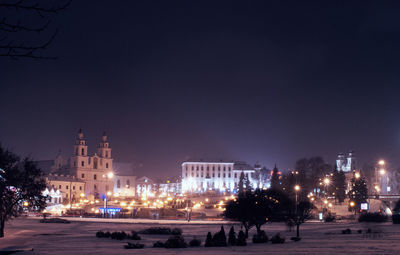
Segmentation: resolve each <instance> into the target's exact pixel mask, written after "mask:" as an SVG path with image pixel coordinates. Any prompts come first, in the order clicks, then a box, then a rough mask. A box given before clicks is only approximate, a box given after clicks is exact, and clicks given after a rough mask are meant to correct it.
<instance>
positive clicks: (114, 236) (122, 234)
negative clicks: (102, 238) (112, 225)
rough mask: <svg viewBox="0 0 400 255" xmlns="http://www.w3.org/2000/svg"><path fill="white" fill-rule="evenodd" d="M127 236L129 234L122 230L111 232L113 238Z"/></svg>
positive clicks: (122, 238) (119, 238)
mask: <svg viewBox="0 0 400 255" xmlns="http://www.w3.org/2000/svg"><path fill="white" fill-rule="evenodd" d="M126 238H127V234H126V233H125V232H124V231H122V232H112V233H111V239H115V240H124V239H126Z"/></svg>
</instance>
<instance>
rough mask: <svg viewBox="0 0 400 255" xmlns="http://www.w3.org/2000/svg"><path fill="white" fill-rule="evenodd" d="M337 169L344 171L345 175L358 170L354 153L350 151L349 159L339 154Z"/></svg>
mask: <svg viewBox="0 0 400 255" xmlns="http://www.w3.org/2000/svg"><path fill="white" fill-rule="evenodd" d="M336 167H337V170H338V171H343V172H345V173H348V172H351V171H353V170H356V158H355V157H354V152H352V151H350V152H349V153H348V154H347V157H345V155H344V154H343V153H339V154H338V157H337V159H336Z"/></svg>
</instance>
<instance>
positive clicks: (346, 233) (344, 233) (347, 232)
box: [342, 228, 351, 235]
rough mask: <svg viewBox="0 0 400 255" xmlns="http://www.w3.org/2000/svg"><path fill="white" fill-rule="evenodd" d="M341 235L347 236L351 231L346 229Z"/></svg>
mask: <svg viewBox="0 0 400 255" xmlns="http://www.w3.org/2000/svg"><path fill="white" fill-rule="evenodd" d="M342 234H343V235H349V234H351V229H349V228H346V229H344V230H342Z"/></svg>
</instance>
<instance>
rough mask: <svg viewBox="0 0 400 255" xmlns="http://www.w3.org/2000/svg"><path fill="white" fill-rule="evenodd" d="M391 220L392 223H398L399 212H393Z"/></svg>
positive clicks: (399, 221)
mask: <svg viewBox="0 0 400 255" xmlns="http://www.w3.org/2000/svg"><path fill="white" fill-rule="evenodd" d="M392 221H393V224H400V214H393V215H392Z"/></svg>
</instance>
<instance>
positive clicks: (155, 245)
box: [153, 241, 165, 248]
mask: <svg viewBox="0 0 400 255" xmlns="http://www.w3.org/2000/svg"><path fill="white" fill-rule="evenodd" d="M153 247H154V248H164V247H165V244H164V243H163V242H160V241H157V242H155V243H154V244H153Z"/></svg>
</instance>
